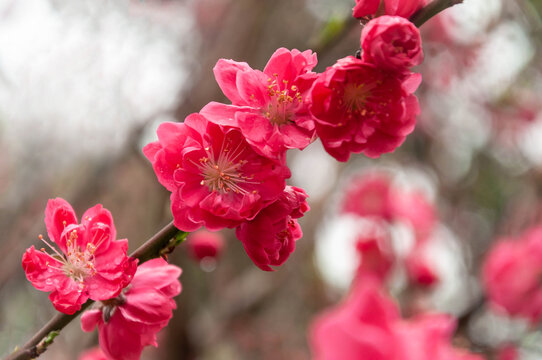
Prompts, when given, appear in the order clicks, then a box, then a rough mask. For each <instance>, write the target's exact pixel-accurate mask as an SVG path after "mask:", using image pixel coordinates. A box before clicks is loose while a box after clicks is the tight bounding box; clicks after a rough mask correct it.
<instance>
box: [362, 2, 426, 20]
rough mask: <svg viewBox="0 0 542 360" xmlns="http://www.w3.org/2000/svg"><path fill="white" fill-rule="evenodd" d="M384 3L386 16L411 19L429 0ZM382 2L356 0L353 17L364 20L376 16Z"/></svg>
mask: <svg viewBox="0 0 542 360" xmlns="http://www.w3.org/2000/svg"><path fill="white" fill-rule="evenodd" d="M382 1H384V14H385V15H396V16H402V17H404V18H409V17H411V16H412V15H414V13H415V12H416V11H418V10H419V9H421V8H422V7H423V6H424V5H425V4H426V3H427V0H382ZM380 3H381V1H380V0H356V6H354V8H353V9H352V16H354V17H355V18H363V17H366V16H372V15H375V14H376V13H377V11H378V9H379V7H380Z"/></svg>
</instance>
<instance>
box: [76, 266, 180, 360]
mask: <svg viewBox="0 0 542 360" xmlns="http://www.w3.org/2000/svg"><path fill="white" fill-rule="evenodd" d="M180 275H181V269H180V268H179V267H177V266H174V265H169V264H168V263H167V262H166V261H164V260H163V259H161V258H158V259H153V260H150V261H148V262H146V263H144V264H142V265H140V266H139V267H138V268H137V272H136V273H135V275H134V280H133V281H132V283H131V284H130V286H128V287H127V288H126V289H125V290H124V291H123V293H122V294H121V295H120V296H119V297H117V298H115V299H111V300H107V301H103V302H101V303H99V304H98V307H97V308H94V309H91V310H88V311H86V312H85V313H84V314H83V315H82V316H81V328H82V329H83V331H87V332H88V331H92V330H93V329H94V328H95V327H96V326H97V327H98V332H99V340H100V348H101V349H102V350H103V352H104V353H105V355H106V356H107V358H108V359H111V360H137V359H139V358H140V356H141V352H142V351H143V348H144V347H145V346H148V345H153V346H158V344H157V342H156V334H157V333H158V332H159V331H160V330H161V329H162V328H164V327H165V326H166V325H167V324H168V322H169V320H170V319H171V317H172V312H173V309H175V308H176V307H177V306H176V304H175V301H174V300H173V299H172V298H173V297H174V296H177V295H178V294H179V293H180V292H181V283H180V282H179V280H178V277H179V276H180Z"/></svg>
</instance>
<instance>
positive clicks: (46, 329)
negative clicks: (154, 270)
mask: <svg viewBox="0 0 542 360" xmlns="http://www.w3.org/2000/svg"><path fill="white" fill-rule="evenodd" d="M185 235H186V233H185V232H183V231H180V230H178V229H177V228H176V227H175V226H174V225H173V222H170V223H169V224H167V225H166V226H164V227H163V228H162V229H161V230H160V231H158V232H157V233H156V234H154V236H152V237H151V238H150V239H149V240H147V241H145V243H144V244H143V245H141V246H140V247H139V248H138V249H137V250H136V251H134V252H133V253H132V254H130V256H131V257H135V258H137V259H139V264H142V263H144V262H145V261H148V260H150V259H153V258H156V257H158V256H160V255H161V252H162V249H165V248H168V247H171V246H170V245H171V243H170V241H171V240H172V239H176V238H178V237H184V236H185ZM92 303H94V301H93V300H88V301H87V302H86V303H84V304H83V306H81V309H80V310H79V311H77V312H76V313H75V314H73V315H66V314H62V313H58V314H56V315H55V316H53V318H51V320H49V322H47V324H45V325H44V326H43V327H42V328H41V329H40V330H39V331H38V332H37V333H36V334H34V336H32V338H31V339H30V340H28V341H27V342H26V344H24V345H23V347H22V348H21V349H19V350H16V351H15V352H13V353H12V354H11V355H9V356H8V357H7V358H5V359H4V360H30V359H33V358H36V357H38V356H39V355H40V354H42V353H43V352H45V350H47V346H48V345H50V344H51V343H52V340H51V341H45V340H46V338H47V337H48V336H50V335H51V334H52V333H53V332H55V331H60V330H62V329H63V328H64V327H65V326H66V325H68V324H69V323H70V322H71V321H72V320H73V319H75V318H76V317H77V316H79V314H81V313H82V312H83V311H85V310H86V309H87V308H88V307H89V306H90V305H92Z"/></svg>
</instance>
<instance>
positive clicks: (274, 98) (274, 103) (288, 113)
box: [263, 79, 303, 125]
mask: <svg viewBox="0 0 542 360" xmlns="http://www.w3.org/2000/svg"><path fill="white" fill-rule="evenodd" d="M267 81H268V82H269V85H268V86H267V94H268V95H269V98H270V101H269V104H268V105H267V108H264V109H263V113H264V115H265V117H266V118H268V119H269V121H270V122H271V123H272V124H277V125H284V124H287V123H288V122H290V121H292V118H293V115H294V114H295V112H296V110H297V108H298V107H299V106H301V105H302V104H303V97H302V96H301V93H300V92H299V90H298V88H297V86H295V85H292V86H290V87H288V81H287V80H283V81H282V83H283V84H284V89H283V90H281V87H280V86H279V84H278V83H277V80H271V79H268V80H267Z"/></svg>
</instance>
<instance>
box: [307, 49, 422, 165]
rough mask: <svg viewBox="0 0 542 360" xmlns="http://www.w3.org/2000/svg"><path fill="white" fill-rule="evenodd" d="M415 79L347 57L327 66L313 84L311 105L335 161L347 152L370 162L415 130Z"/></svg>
mask: <svg viewBox="0 0 542 360" xmlns="http://www.w3.org/2000/svg"><path fill="white" fill-rule="evenodd" d="M420 80H421V78H420V77H419V75H417V74H396V73H393V72H389V71H385V70H383V69H380V68H378V67H376V66H375V65H373V64H369V63H367V62H364V61H362V60H359V59H356V58H354V57H352V56H349V57H346V58H344V59H340V60H338V61H337V63H336V64H335V65H333V66H332V67H329V68H327V70H326V71H325V72H324V73H322V74H320V76H319V77H318V79H317V80H316V81H315V82H314V85H313V88H312V90H311V106H310V111H311V113H312V115H313V117H314V120H315V122H316V133H317V134H318V136H319V137H320V140H321V141H322V144H323V145H324V148H325V149H326V151H327V152H328V153H329V154H330V155H331V156H333V157H334V158H335V159H337V160H339V161H347V160H348V159H349V157H350V154H351V153H356V154H359V153H364V154H365V155H367V156H369V157H372V158H375V157H379V156H380V155H382V154H384V153H387V152H392V151H394V150H395V149H396V148H397V147H398V146H399V145H401V144H402V143H403V141H405V139H406V136H407V135H408V134H410V133H411V132H412V130H414V126H415V124H416V115H417V114H418V113H419V106H418V99H417V98H416V96H414V95H413V92H414V91H415V90H416V88H417V87H418V85H419V82H420Z"/></svg>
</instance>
